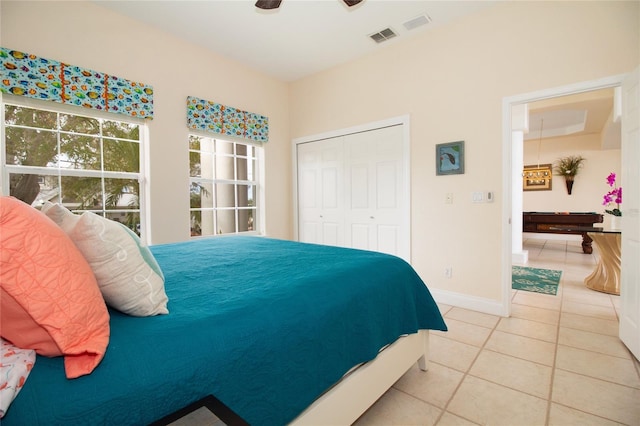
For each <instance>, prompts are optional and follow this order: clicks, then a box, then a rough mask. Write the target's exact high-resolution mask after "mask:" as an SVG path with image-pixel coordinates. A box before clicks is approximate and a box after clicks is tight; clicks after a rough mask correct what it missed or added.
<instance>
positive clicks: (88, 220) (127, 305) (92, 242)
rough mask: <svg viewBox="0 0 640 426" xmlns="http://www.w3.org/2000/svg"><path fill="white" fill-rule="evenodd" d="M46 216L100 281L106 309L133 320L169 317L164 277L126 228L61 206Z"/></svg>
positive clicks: (140, 243) (146, 248) (131, 232)
mask: <svg viewBox="0 0 640 426" xmlns="http://www.w3.org/2000/svg"><path fill="white" fill-rule="evenodd" d="M45 213H46V214H47V215H48V216H49V217H50V218H52V219H53V220H54V221H56V223H58V225H59V226H60V227H61V228H62V229H63V230H64V231H65V232H67V234H68V235H69V237H70V238H71V240H72V241H73V242H74V243H75V245H76V246H77V247H78V249H79V250H80V252H81V253H82V254H83V255H84V257H85V259H86V260H87V262H89V265H90V266H91V269H92V270H93V273H94V274H95V276H96V279H97V280H98V287H100V291H101V292H102V296H103V297H104V300H105V301H106V302H107V305H109V306H111V307H113V308H115V309H117V310H119V311H121V312H124V313H125V314H129V315H133V316H139V317H142V316H151V315H158V314H167V313H168V312H169V311H168V309H167V302H168V298H167V295H166V293H165V290H164V275H163V274H162V270H161V269H160V266H159V265H158V263H157V262H156V260H155V258H154V257H153V254H152V253H151V250H149V248H148V247H146V246H145V245H143V244H142V242H141V241H140V238H139V237H138V236H137V235H136V234H135V233H134V232H133V231H131V230H130V229H129V228H127V227H126V226H124V225H123V224H121V223H119V222H116V221H113V220H109V219H106V218H104V217H102V216H99V215H97V214H95V213H92V212H85V213H83V214H82V215H75V214H73V213H72V212H70V211H69V210H68V209H67V208H65V207H64V206H62V205H60V204H54V205H52V206H46V208H45Z"/></svg>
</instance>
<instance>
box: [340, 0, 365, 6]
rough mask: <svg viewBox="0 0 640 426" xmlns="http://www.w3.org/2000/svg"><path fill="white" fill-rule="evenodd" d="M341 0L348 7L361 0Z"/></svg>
mask: <svg viewBox="0 0 640 426" xmlns="http://www.w3.org/2000/svg"><path fill="white" fill-rule="evenodd" d="M342 1H343V2H344V4H346V5H347V6H349V7H351V6H355V5H356V4H358V3H360V2H362V0H342Z"/></svg>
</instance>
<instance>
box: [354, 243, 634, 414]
mask: <svg viewBox="0 0 640 426" xmlns="http://www.w3.org/2000/svg"><path fill="white" fill-rule="evenodd" d="M524 248H525V249H527V250H529V261H528V263H527V266H531V267H539V268H547V269H560V270H562V271H563V273H562V278H561V280H560V287H559V289H558V294H557V295H556V296H550V295H543V294H537V293H531V292H525V291H514V292H513V294H512V297H513V299H512V316H511V317H510V318H502V317H499V316H494V315H488V314H484V313H479V312H474V311H470V310H466V309H461V308H456V307H451V306H445V305H441V306H440V310H441V312H442V314H443V315H444V317H445V320H446V321H447V324H448V327H449V332H447V333H442V332H432V334H431V339H430V340H431V364H430V368H429V371H428V372H423V371H420V370H419V369H418V368H417V366H416V367H414V368H413V369H412V370H410V371H409V372H407V373H406V374H405V375H404V376H403V377H402V378H401V379H400V380H399V381H398V382H396V384H395V385H394V386H393V387H392V388H391V389H390V390H389V391H388V392H387V393H386V394H384V395H383V396H382V397H381V398H380V400H378V402H377V403H376V404H375V405H374V406H373V407H371V408H370V409H369V410H368V411H367V412H366V413H365V414H364V415H363V416H362V417H361V418H360V419H359V420H358V421H357V422H356V425H357V426H365V425H391V424H395V425H438V426H444V425H509V426H529V425H562V426H564V425H581V426H582V425H620V424H623V425H634V426H639V425H640V365H639V364H638V362H637V360H635V358H634V357H633V356H632V355H631V354H630V353H629V351H628V350H627V349H626V347H625V346H624V345H623V344H622V342H621V341H620V340H619V339H618V337H617V335H618V309H619V297H618V296H611V295H607V294H604V293H598V292H595V291H592V290H589V289H587V288H586V287H585V286H584V284H583V280H584V278H585V277H586V276H587V275H589V274H590V273H591V271H592V270H593V268H594V265H595V262H596V259H597V257H595V256H597V251H594V254H593V255H586V254H583V253H582V249H581V247H580V242H577V241H564V240H540V239H527V240H525V241H524Z"/></svg>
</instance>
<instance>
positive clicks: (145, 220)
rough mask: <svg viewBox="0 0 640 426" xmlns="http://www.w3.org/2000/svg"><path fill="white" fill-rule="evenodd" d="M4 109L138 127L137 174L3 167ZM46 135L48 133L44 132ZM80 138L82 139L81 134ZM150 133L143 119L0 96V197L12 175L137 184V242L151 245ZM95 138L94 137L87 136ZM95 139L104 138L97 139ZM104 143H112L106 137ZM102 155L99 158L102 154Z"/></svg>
mask: <svg viewBox="0 0 640 426" xmlns="http://www.w3.org/2000/svg"><path fill="white" fill-rule="evenodd" d="M6 105H13V106H19V107H24V108H32V109H38V110H42V111H49V112H53V113H58V114H69V115H74V116H82V117H87V118H91V119H102V120H107V121H118V122H123V123H129V124H133V125H137V126H138V137H139V140H138V149H139V167H138V170H139V171H138V172H116V171H108V170H102V169H103V168H104V167H101V170H90V169H67V168H60V167H56V168H53V167H46V166H23V165H14V164H6V158H5V157H6V155H5V154H6V131H5V128H6V126H5V107H6ZM23 127H24V128H30V127H29V126H23ZM46 131H49V130H46ZM51 132H53V133H56V134H58V135H60V134H77V133H74V132H66V131H61V129H55V130H51ZM80 135H84V134H82V133H80ZM148 135H149V130H148V123H147V120H145V119H142V118H135V117H129V116H126V115H122V114H115V113H112V112H105V111H99V110H95V109H87V108H82V107H78V106H76V105H65V104H58V103H52V102H51V101H46V100H38V99H31V98H25V97H22V96H15V95H11V94H7V93H0V194H2V195H9V194H10V188H9V182H10V181H9V176H10V174H12V173H26V174H36V175H39V176H56V177H58V179H61V177H89V178H101V179H113V178H115V179H130V180H137V181H138V185H139V186H138V188H139V189H138V190H139V194H138V204H139V211H138V213H139V217H140V239H141V241H143V242H145V243H146V244H150V241H151V238H150V230H149V222H150V215H149V209H148V206H149V201H150V200H149V188H148V182H149V179H148V176H149V169H148V158H149V157H148V155H149V154H148V150H149V136H148ZM90 136H94V135H90ZM98 137H104V136H103V135H98ZM107 139H111V138H109V137H107ZM101 155H102V154H101ZM87 211H94V212H99V214H102V213H103V212H105V213H106V214H108V213H120V212H126V211H129V210H122V209H108V210H107V209H106V208H105V206H104V204H103V205H102V209H101V210H95V209H93V210H92V209H87Z"/></svg>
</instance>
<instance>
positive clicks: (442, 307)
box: [438, 303, 453, 316]
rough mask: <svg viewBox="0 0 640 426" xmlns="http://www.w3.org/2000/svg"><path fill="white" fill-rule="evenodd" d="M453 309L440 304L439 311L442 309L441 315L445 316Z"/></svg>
mask: <svg viewBox="0 0 640 426" xmlns="http://www.w3.org/2000/svg"><path fill="white" fill-rule="evenodd" d="M451 308H453V306H451V305H445V304H444V303H438V309H440V315H442V316H445V314H446V313H447V312H449V311H450V310H451Z"/></svg>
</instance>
